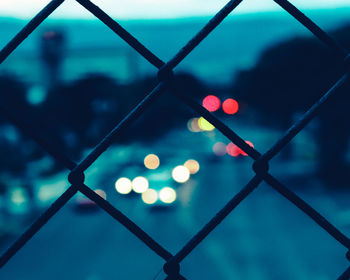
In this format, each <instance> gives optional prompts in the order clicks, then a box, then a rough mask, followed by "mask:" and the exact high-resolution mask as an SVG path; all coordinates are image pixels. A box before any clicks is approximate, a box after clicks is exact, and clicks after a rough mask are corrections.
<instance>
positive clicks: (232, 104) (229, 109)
mask: <svg viewBox="0 0 350 280" xmlns="http://www.w3.org/2000/svg"><path fill="white" fill-rule="evenodd" d="M238 109H239V105H238V102H237V101H236V100H234V99H232V98H228V99H226V100H225V101H224V102H223V103H222V110H224V112H225V113H226V114H229V115H233V114H236V113H237V111H238Z"/></svg>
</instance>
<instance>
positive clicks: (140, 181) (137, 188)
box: [131, 176, 149, 193]
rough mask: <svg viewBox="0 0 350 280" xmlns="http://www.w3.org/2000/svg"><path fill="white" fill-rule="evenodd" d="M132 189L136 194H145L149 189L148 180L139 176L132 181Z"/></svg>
mask: <svg viewBox="0 0 350 280" xmlns="http://www.w3.org/2000/svg"><path fill="white" fill-rule="evenodd" d="M131 183H132V189H133V190H134V192H136V193H143V192H145V191H147V189H148V185H149V183H148V180H147V179H146V178H145V177H142V176H138V177H136V178H135V179H134V180H132V182H131Z"/></svg>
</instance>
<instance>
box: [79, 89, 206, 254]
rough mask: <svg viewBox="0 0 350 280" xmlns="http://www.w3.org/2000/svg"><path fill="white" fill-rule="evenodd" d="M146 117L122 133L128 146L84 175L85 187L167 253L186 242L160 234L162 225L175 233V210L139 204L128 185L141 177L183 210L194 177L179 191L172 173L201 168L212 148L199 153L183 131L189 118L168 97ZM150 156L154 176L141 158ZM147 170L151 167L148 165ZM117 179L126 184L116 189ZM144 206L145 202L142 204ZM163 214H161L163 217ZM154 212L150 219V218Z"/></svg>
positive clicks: (112, 151) (103, 158)
mask: <svg viewBox="0 0 350 280" xmlns="http://www.w3.org/2000/svg"><path fill="white" fill-rule="evenodd" d="M152 109H153V110H152ZM179 110H180V111H181V113H180V112H179ZM147 112H148V113H146V114H145V116H144V118H143V119H142V120H138V121H136V122H135V124H134V125H132V126H131V127H129V128H128V129H127V130H125V131H124V133H123V136H124V137H127V139H129V140H128V145H125V144H121V145H120V142H119V141H116V142H115V143H114V145H112V146H111V147H110V148H109V150H108V151H107V152H106V153H104V154H102V155H101V156H100V157H99V158H98V159H97V160H96V161H95V162H94V164H93V165H92V166H91V167H90V168H89V169H87V171H86V173H85V175H86V176H85V177H86V184H87V185H88V186H98V188H100V189H103V190H104V191H105V192H106V194H107V200H108V201H109V202H110V203H112V204H113V205H115V206H117V207H118V208H119V209H120V210H122V212H124V213H125V214H127V216H129V218H131V219H132V220H134V221H135V222H136V223H137V224H139V225H140V226H141V227H142V228H144V229H145V231H146V232H149V233H150V234H151V236H152V237H153V236H154V238H155V239H156V240H159V241H162V240H163V239H164V238H165V239H166V241H168V242H167V243H169V244H171V248H174V249H178V248H179V247H181V245H182V244H183V243H184V242H185V241H186V240H188V239H189V237H190V236H189V235H187V234H185V235H184V236H182V235H179V236H182V237H181V238H180V237H179V238H175V240H174V241H173V240H172V242H169V240H167V234H166V233H165V232H163V231H162V230H161V228H160V227H161V225H162V228H164V229H168V228H173V229H174V230H176V225H177V224H178V223H181V219H180V218H179V217H177V214H176V211H174V210H175V209H173V208H174V207H173V206H172V205H171V204H169V206H167V204H166V203H162V202H160V201H159V202H160V203H156V205H147V204H146V203H144V202H142V199H141V194H137V193H135V192H134V191H132V192H131V185H130V183H131V181H133V180H134V179H135V178H137V177H139V176H142V177H145V178H146V179H148V180H149V188H151V189H156V190H157V192H160V191H161V190H162V189H163V188H164V187H171V188H173V189H175V190H176V191H177V189H178V194H177V195H178V198H179V202H178V203H177V204H178V207H179V208H181V207H183V205H182V204H188V203H189V200H191V195H192V192H193V191H195V190H194V188H197V182H196V178H197V176H196V175H194V179H193V180H190V181H189V182H188V184H184V185H183V186H182V184H178V183H176V182H175V181H174V180H173V179H172V170H173V168H175V167H176V166H178V165H184V164H185V162H186V161H187V160H189V159H192V158H194V159H195V160H197V161H198V162H199V164H201V160H203V164H205V161H206V155H207V153H209V154H211V153H212V151H211V146H210V147H208V149H206V151H203V150H201V149H198V146H199V145H198V141H196V139H195V137H193V136H192V134H191V133H190V132H189V131H188V130H187V126H186V124H187V120H188V119H190V116H191V114H190V113H189V110H188V109H186V107H183V106H181V103H179V102H178V101H177V100H176V99H175V98H174V97H173V96H172V95H164V96H161V97H160V98H159V100H157V101H156V102H155V103H154V104H153V105H152V107H151V108H150V110H148V111H147ZM186 116H187V117H186ZM159 118H161V119H162V120H163V122H164V123H165V126H163V125H162V126H158V125H157V124H158V123H157V119H159ZM198 138H199V139H198V140H200V141H201V142H200V143H201V144H200V146H203V145H205V144H206V141H207V139H206V137H198ZM180 139H182V140H180ZM188 140H191V141H190V143H189V144H188V145H182V143H185V142H187V141H188ZM192 140H193V141H192ZM117 143H118V144H117ZM196 152H199V153H200V155H201V156H200V159H199V158H197V157H195V156H193V155H194V154H196ZM149 154H156V155H157V156H158V157H159V159H160V165H159V167H158V168H157V169H155V170H152V168H153V167H152V166H149V167H150V168H151V170H148V169H147V168H146V167H145V165H144V161H145V158H146V156H147V155H149ZM150 164H151V165H152V162H151V163H150ZM189 164H191V162H190V163H189ZM146 165H147V163H146ZM147 166H148V165H147ZM184 168H185V167H182V169H180V170H179V171H180V174H178V175H177V176H180V179H178V180H180V181H181V180H183V179H182V176H183V175H182V174H181V172H182V171H183V169H184ZM193 168H197V166H196V163H194V167H193ZM185 169H186V168H185ZM185 171H186V170H185ZM186 172H187V171H186ZM186 176H187V175H186ZM120 178H124V179H122V181H123V180H124V181H125V182H126V183H128V184H126V183H125V184H126V185H123V184H122V183H121V182H122V181H120V183H121V185H119V183H118V181H119V179H120ZM125 178H127V179H128V180H125ZM185 179H186V178H185ZM141 183H142V182H141ZM115 184H117V186H116V185H115ZM154 184H155V185H154ZM132 186H133V185H132ZM141 187H142V186H141ZM116 188H117V189H116ZM124 188H125V189H124ZM127 188H129V189H127ZM134 190H136V188H135V189H134ZM138 191H140V190H138ZM170 191H171V190H170ZM118 192H119V193H118ZM129 192H131V193H129ZM123 193H125V194H123ZM163 196H164V195H162V198H163ZM163 199H164V198H163ZM165 199H166V198H165ZM146 201H148V200H147V198H146ZM175 204H176V203H175ZM175 207H176V206H175ZM162 209H163V210H164V214H162V211H161V210H162ZM157 210H159V211H157ZM153 212H154V214H152V213H153ZM158 212H159V213H158ZM163 216H164V219H163V218H162V217H163ZM173 216H175V218H174V219H175V220H178V222H176V223H175V224H174V225H172V224H171V223H174V219H173ZM160 221H162V223H161V224H159V227H158V228H157V230H155V225H156V224H157V223H159V222H160ZM164 221H169V223H170V224H169V226H164V223H165V222H164ZM178 234H179V233H178ZM161 243H162V242H161ZM173 243H175V244H173Z"/></svg>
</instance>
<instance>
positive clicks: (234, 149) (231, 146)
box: [226, 142, 242, 157]
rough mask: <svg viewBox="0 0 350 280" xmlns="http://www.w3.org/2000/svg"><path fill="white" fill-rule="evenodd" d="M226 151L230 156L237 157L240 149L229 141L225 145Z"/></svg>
mask: <svg viewBox="0 0 350 280" xmlns="http://www.w3.org/2000/svg"><path fill="white" fill-rule="evenodd" d="M226 151H227V153H228V154H229V155H230V156H233V157H238V156H239V155H240V154H241V151H242V150H241V149H240V148H238V147H237V146H236V145H235V144H233V143H232V142H231V143H229V144H228V145H227V146H226Z"/></svg>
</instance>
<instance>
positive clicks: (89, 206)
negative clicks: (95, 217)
mask: <svg viewBox="0 0 350 280" xmlns="http://www.w3.org/2000/svg"><path fill="white" fill-rule="evenodd" d="M95 193H97V194H98V195H99V196H101V197H102V198H103V199H107V195H106V193H105V192H104V191H103V190H101V189H97V190H95ZM73 207H74V210H76V211H78V212H91V211H97V210H99V209H100V207H99V206H98V205H97V204H96V203H95V202H94V201H92V200H91V199H90V198H88V197H86V196H85V195H83V194H82V193H80V192H78V193H77V196H76V200H75V201H74V205H73Z"/></svg>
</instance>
